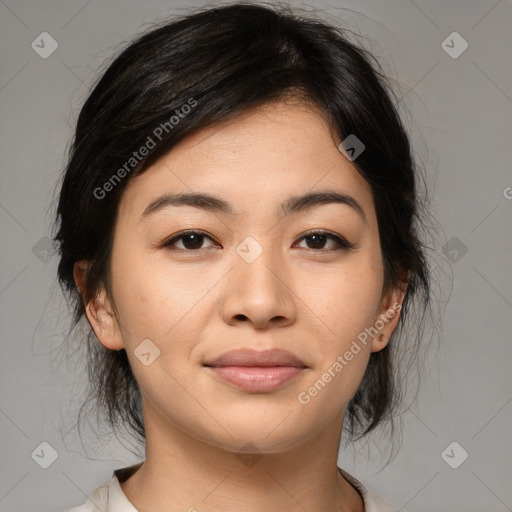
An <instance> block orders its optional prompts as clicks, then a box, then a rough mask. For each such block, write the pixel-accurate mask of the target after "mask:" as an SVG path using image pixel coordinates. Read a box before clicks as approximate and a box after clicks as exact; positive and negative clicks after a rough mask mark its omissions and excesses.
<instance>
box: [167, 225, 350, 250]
mask: <svg viewBox="0 0 512 512" xmlns="http://www.w3.org/2000/svg"><path fill="white" fill-rule="evenodd" d="M187 235H202V236H204V237H206V238H209V239H210V240H212V241H214V240H213V238H212V237H211V236H210V235H208V234H207V233H206V232H204V231H200V230H193V229H189V230H186V231H182V232H181V233H179V234H178V235H176V236H173V237H172V238H171V239H169V240H167V241H166V242H164V243H163V247H168V248H170V247H171V246H172V245H173V244H174V243H175V242H177V241H178V240H181V239H182V238H184V237H186V236H187ZM313 235H326V236H327V238H329V239H331V240H334V241H335V242H336V243H337V244H338V247H336V248H334V249H305V250H306V251H312V252H331V251H339V250H341V249H345V250H349V249H352V248H353V247H354V244H352V243H350V242H349V241H348V240H346V239H345V238H343V237H341V236H338V235H335V234H334V233H331V232H330V231H327V230H324V229H317V230H315V231H309V232H307V233H305V234H304V235H303V236H302V237H301V238H300V239H299V241H301V240H303V239H305V238H308V237H310V236H313ZM171 250H177V251H183V252H191V253H192V252H199V251H201V250H202V249H171Z"/></svg>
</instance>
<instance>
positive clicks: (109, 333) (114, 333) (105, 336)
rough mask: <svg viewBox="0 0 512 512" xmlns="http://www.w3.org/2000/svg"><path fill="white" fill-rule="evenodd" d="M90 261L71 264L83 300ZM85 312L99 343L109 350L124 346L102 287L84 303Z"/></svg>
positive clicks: (117, 324) (115, 319)
mask: <svg viewBox="0 0 512 512" xmlns="http://www.w3.org/2000/svg"><path fill="white" fill-rule="evenodd" d="M89 266H90V262H88V261H85V260H82V261H77V262H76V263H75V264H74V265H73V275H74V277H75V283H76V285H77V287H78V289H79V291H80V295H81V296H82V298H83V300H84V301H85V298H84V297H85V295H84V291H85V283H86V279H87V272H88V270H89ZM85 313H86V315H87V318H88V319H89V322H90V324H91V326H92V328H93V330H94V333H95V334H96V337H97V338H98V340H99V341H100V343H101V344H102V345H103V346H104V347H106V348H108V349H110V350H120V349H122V348H125V347H124V341H123V338H122V335H121V330H120V328H119V323H118V321H117V318H116V315H115V313H114V311H113V308H112V306H111V304H110V301H109V300H108V297H107V292H106V290H105V289H104V288H103V287H102V288H101V290H100V291H99V292H98V293H97V294H96V296H95V297H94V298H92V299H90V300H89V302H87V303H86V304H85Z"/></svg>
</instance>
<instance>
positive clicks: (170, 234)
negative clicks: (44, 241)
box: [55, 3, 429, 512]
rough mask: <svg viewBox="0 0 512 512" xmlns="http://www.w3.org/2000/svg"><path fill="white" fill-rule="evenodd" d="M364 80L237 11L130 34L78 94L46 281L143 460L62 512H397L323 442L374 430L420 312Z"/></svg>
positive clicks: (409, 220) (345, 48)
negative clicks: (85, 333)
mask: <svg viewBox="0 0 512 512" xmlns="http://www.w3.org/2000/svg"><path fill="white" fill-rule="evenodd" d="M370 58H371V56H370V55H369V54H367V53H366V52H365V51H364V50H362V49H360V48H358V47H356V46H355V45H353V44H352V43H350V42H349V41H348V39H346V37H345V36H344V34H343V33H342V31H341V30H339V29H336V28H334V27H332V26H329V25H328V24H326V23H324V22H322V21H320V20H315V19H313V18H301V17H298V16H294V15H293V14H291V13H290V12H288V11H285V10H283V9H278V8H275V7H266V6H257V5H253V4H247V3H236V4H233V5H227V6H223V7H216V8H209V9H204V10H202V11H199V12H196V13H194V14H190V15H188V16H184V17H182V18H180V19H177V20H174V21H172V22H171V23H166V24H164V25H161V26H160V27H157V28H154V29H152V30H151V31H148V32H147V33H145V34H144V35H142V36H141V37H140V38H139V39H137V40H136V41H134V42H132V43H131V44H130V45H129V46H128V47H127V48H126V49H125V50H124V51H123V52H122V53H121V54H120V55H119V56H118V57H117V58H116V59H115V60H114V61H113V62H112V64H111V65H110V66H109V67H108V69H107V70H106V72H105V73H104V74H103V76H102V77H101V79H100V80H99V81H98V83H97V84H96V86H95V87H94V89H93V91H92V92H91V94H90V95H89V97H88V99H87V101H86V102H85V104H84V106H83V108H82V110H81V112H80V115H79V118H78V121H77V126H76V134H75V139H74V142H73V145H72V147H71V149H70V155H69V162H68V165H67V168H66V170H65V174H64V177H63V181H62V187H61V189H60V196H59V204H58V211H57V219H56V221H57V222H58V232H57V234H56V236H55V239H56V240H57V241H58V243H59V244H60V263H59V267H58V275H59V280H60V283H61V285H62V287H63V289H64V290H66V291H67V292H69V297H70V300H72V301H74V304H75V316H74V325H76V324H77V323H78V322H79V321H80V319H82V318H86V319H87V321H88V323H89V325H90V328H91V331H92V332H94V336H91V337H88V342H89V344H90V345H89V347H88V348H89V356H90V361H89V374H90V379H91V386H92V387H91V389H92V392H93V393H94V394H95V395H94V396H96V397H97V404H98V406H99V407H100V408H102V410H103V411H104V412H105V414H106V417H107V419H108V421H109V423H110V425H111V426H112V428H114V429H116V428H117V427H118V426H119V425H121V424H123V425H125V426H128V427H129V428H131V429H132V431H133V432H134V434H135V435H136V436H138V439H139V440H140V442H141V443H142V444H144V446H145V460H144V461H143V462H141V463H139V464H136V465H134V466H130V467H128V468H122V469H118V470H116V471H115V472H114V474H113V475H112V479H111V480H110V482H108V483H107V484H106V485H105V486H103V487H99V488H98V489H96V490H95V491H94V492H93V493H92V494H91V496H90V498H89V500H88V501H87V503H85V504H84V505H82V506H79V507H76V508H73V509H72V510H73V512H88V511H93V510H95V511H97V510H101V511H105V512H106V511H108V512H121V511H139V512H146V511H151V512H171V511H172V512H174V511H178V510H179V511H183V510H188V511H190V512H191V511H195V510H197V511H200V512H202V511H223V512H226V511H231V510H244V511H266V510H286V511H299V510H301V511H303V510H308V511H327V510H329V511H334V510H336V511H352V512H356V511H357V512H362V511H367V512H380V511H389V510H394V509H393V508H391V507H390V506H389V504H387V503H385V502H384V501H383V500H382V499H380V498H379V497H377V496H375V495H373V494H372V493H371V492H370V491H369V490H368V489H367V488H366V487H365V486H364V485H363V484H362V483H361V482H359V481H358V480H356V479H355V478H354V477H353V476H351V475H349V474H348V473H347V472H346V471H344V470H343V469H341V468H339V467H338V466H337V458H338V448H339V445H340V438H341V434H342V430H343V436H347V437H348V438H350V439H354V438H355V437H356V436H359V437H362V436H364V435H367V434H368V433H370V432H371V431H373V430H374V429H375V428H376V427H377V426H380V425H381V424H383V423H384V422H386V421H388V420H391V419H392V416H391V414H392V411H393V410H394V408H395V406H396V404H397V397H398V396H399V391H400V388H399V383H398V382H396V379H395V377H394V376H395V374H396V371H397V368H396V366H395V364H396V363H395V357H394V354H395V353H396V350H397V348H396V347H397V344H398V342H399V338H400V337H401V336H400V334H401V332H402V331H403V325H404V322H405V321H406V319H407V317H408V315H409V314H410V313H409V310H410V307H411V305H412V304H415V305H417V306H418V308H419V309H422V310H423V311H425V309H426V308H427V306H428V302H429V268H428V264H427V262H426V260H425V255H424V252H423V247H422V243H421V241H420V240H419V239H418V237H417V234H416V233H417V230H416V227H417V224H418V222H420V220H421V216H420V209H419V201H418V198H417V191H416V183H417V178H416V172H417V171H416V167H415V164H414V161H413V158H412V155H411V149H410V144H409V140H408V136H407V134H406V132H405V130H404V128H403V125H402V123H401V121H400V117H399V115H398V113H397V110H396V107H395V105H394V104H393V102H392V101H391V94H390V91H388V89H387V88H386V86H385V78H384V77H383V76H382V75H381V74H380V73H379V72H378V71H377V70H376V69H374V67H373V66H372V65H371V64H370ZM405 342H406V343H407V344H408V345H412V346H415V345H414V343H415V340H414V339H411V338H409V339H407V340H405Z"/></svg>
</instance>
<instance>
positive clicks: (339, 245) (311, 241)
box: [301, 231, 353, 252]
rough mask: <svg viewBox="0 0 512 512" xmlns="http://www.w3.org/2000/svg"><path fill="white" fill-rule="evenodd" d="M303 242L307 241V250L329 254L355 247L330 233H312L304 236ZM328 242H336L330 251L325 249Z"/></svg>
mask: <svg viewBox="0 0 512 512" xmlns="http://www.w3.org/2000/svg"><path fill="white" fill-rule="evenodd" d="M301 240H306V244H307V245H308V247H306V248H307V249H311V250H314V251H323V252H327V251H329V250H337V249H350V248H351V247H353V244H351V243H350V242H348V241H347V240H345V239H344V238H342V237H340V236H337V235H335V234H334V233H330V232H329V231H314V232H310V233H308V234H306V235H305V236H303V237H302V238H301ZM328 240H332V241H334V244H335V245H334V247H331V248H330V249H325V244H326V242H327V241H328ZM324 249H325V250H324Z"/></svg>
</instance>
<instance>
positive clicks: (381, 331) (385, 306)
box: [371, 280, 407, 352]
mask: <svg viewBox="0 0 512 512" xmlns="http://www.w3.org/2000/svg"><path fill="white" fill-rule="evenodd" d="M402 283H403V284H402V286H396V287H393V288H391V289H390V290H389V291H388V292H386V293H384V294H383V296H382V301H381V308H380V310H379V315H378V317H377V319H376V321H375V324H374V329H373V330H374V331H376V334H375V335H374V337H373V340H372V348H371V351H372V352H378V351H379V350H382V349H383V348H384V347H385V346H386V345H387V344H388V343H389V340H390V339H391V335H392V334H393V331H394V330H395V329H396V326H397V325H398V320H399V319H400V311H401V309H402V304H403V301H404V297H405V292H406V290H407V281H406V280H404V281H402Z"/></svg>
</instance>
